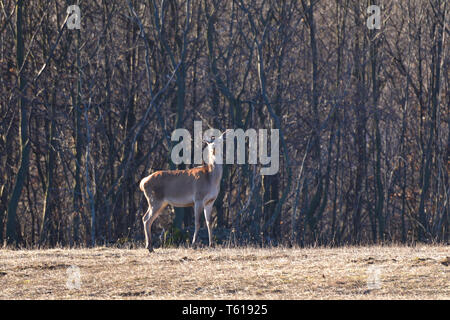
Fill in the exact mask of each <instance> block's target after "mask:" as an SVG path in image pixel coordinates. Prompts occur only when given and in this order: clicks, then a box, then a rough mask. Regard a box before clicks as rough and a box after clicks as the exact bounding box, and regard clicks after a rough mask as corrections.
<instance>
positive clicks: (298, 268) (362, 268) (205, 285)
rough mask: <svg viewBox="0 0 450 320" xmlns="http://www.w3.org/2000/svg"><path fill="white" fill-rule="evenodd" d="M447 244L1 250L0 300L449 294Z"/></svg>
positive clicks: (427, 296)
mask: <svg viewBox="0 0 450 320" xmlns="http://www.w3.org/2000/svg"><path fill="white" fill-rule="evenodd" d="M449 256H450V247H449V246H417V247H397V246H388V247H380V246H373V247H344V248H333V249H330V248H310V249H289V248H271V249H256V248H232V249H227V248H215V249H207V248H204V249H197V250H193V249H183V248H182V249H156V250H155V252H154V253H153V254H149V253H148V252H147V251H146V250H144V249H133V250H127V249H114V248H106V247H98V248H94V249H51V250H18V251H17V250H6V249H4V250H0V286H1V290H0V299H449V298H450V265H449V264H450V257H449Z"/></svg>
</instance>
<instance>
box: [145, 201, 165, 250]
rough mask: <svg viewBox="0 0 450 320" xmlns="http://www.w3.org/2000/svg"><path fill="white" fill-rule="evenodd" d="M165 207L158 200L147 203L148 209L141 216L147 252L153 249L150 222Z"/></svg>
mask: <svg viewBox="0 0 450 320" xmlns="http://www.w3.org/2000/svg"><path fill="white" fill-rule="evenodd" d="M165 207H166V205H164V204H163V203H160V202H156V203H152V204H151V205H149V210H148V211H147V213H146V214H145V215H144V217H143V218H142V221H143V222H144V232H145V248H146V249H148V251H149V252H152V251H153V246H152V224H153V222H154V221H155V219H156V218H157V217H158V216H159V215H160V214H161V212H162V211H163V210H164V208H165Z"/></svg>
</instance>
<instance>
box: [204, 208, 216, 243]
mask: <svg viewBox="0 0 450 320" xmlns="http://www.w3.org/2000/svg"><path fill="white" fill-rule="evenodd" d="M213 204H214V201H210V202H207V204H206V205H205V209H204V213H205V220H206V227H208V238H209V246H210V247H212V245H213V241H212V230H211V228H212V214H211V213H212V207H213Z"/></svg>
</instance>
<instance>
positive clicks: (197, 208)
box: [192, 201, 203, 247]
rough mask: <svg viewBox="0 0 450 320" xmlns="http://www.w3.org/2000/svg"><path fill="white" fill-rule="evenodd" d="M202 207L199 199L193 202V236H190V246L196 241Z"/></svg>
mask: <svg viewBox="0 0 450 320" xmlns="http://www.w3.org/2000/svg"><path fill="white" fill-rule="evenodd" d="M202 209H203V204H202V203H201V202H200V201H196V202H195V204H194V215H195V232H194V238H192V246H193V247H194V245H195V244H196V242H197V236H198V230H199V229H200V215H201V212H202Z"/></svg>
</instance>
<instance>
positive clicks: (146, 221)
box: [142, 206, 152, 249]
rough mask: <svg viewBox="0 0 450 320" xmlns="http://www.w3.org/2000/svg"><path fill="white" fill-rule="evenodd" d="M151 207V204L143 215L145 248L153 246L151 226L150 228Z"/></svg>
mask: <svg viewBox="0 0 450 320" xmlns="http://www.w3.org/2000/svg"><path fill="white" fill-rule="evenodd" d="M151 212H152V210H151V207H150V206H149V208H148V210H147V212H146V213H145V215H144V216H143V217H142V222H143V223H144V234H145V249H149V248H151V246H152V245H151V241H152V239H151V235H150V233H151V228H149V226H150V223H149V220H150V216H151Z"/></svg>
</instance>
